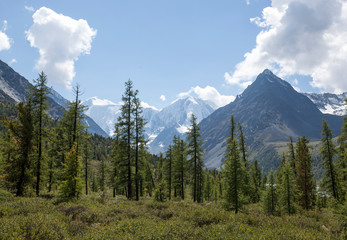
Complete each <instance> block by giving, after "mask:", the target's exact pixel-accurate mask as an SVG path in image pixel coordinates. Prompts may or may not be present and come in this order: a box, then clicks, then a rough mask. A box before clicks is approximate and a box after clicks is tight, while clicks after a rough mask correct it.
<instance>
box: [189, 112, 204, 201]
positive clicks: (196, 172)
mask: <svg viewBox="0 0 347 240" xmlns="http://www.w3.org/2000/svg"><path fill="white" fill-rule="evenodd" d="M199 131H200V128H199V126H198V123H197V118H196V117H195V115H194V114H192V118H191V127H190V128H189V131H188V137H187V141H188V146H187V153H188V155H189V157H190V159H189V161H190V163H191V165H192V168H193V169H192V170H193V171H192V173H193V174H192V178H193V201H194V202H198V203H200V202H202V183H203V165H204V162H203V159H202V155H203V149H202V147H201V145H202V140H201V139H200V138H201V135H200V132H199Z"/></svg>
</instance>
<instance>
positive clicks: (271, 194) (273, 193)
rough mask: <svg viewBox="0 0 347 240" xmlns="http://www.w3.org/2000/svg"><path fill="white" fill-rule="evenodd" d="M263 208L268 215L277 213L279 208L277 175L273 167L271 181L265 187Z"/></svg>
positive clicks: (270, 175)
mask: <svg viewBox="0 0 347 240" xmlns="http://www.w3.org/2000/svg"><path fill="white" fill-rule="evenodd" d="M263 209H264V212H265V213H266V214H268V215H275V214H276V213H277V210H278V193H277V189H276V182H275V176H274V172H273V170H272V169H271V171H270V173H269V181H268V183H267V184H266V187H265V193H264V199H263Z"/></svg>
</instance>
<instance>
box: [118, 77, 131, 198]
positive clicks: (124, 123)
mask: <svg viewBox="0 0 347 240" xmlns="http://www.w3.org/2000/svg"><path fill="white" fill-rule="evenodd" d="M133 97H134V90H133V83H132V81H131V80H130V79H129V80H128V81H127V82H126V83H125V92H124V94H123V95H122V101H123V105H122V107H121V116H119V118H118V122H117V123H116V128H118V130H119V135H120V141H121V142H123V143H124V144H125V152H126V159H125V160H126V168H127V198H128V199H132V191H133V190H132V187H133V186H132V170H131V169H132V166H133V161H132V140H133V138H134V131H133V130H134V119H133V117H132V116H133V112H134V105H133V104H134V102H133Z"/></svg>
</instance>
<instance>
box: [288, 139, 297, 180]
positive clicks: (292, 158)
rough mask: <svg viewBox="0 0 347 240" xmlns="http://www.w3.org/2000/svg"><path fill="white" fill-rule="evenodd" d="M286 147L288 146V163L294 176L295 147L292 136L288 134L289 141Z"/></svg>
mask: <svg viewBox="0 0 347 240" xmlns="http://www.w3.org/2000/svg"><path fill="white" fill-rule="evenodd" d="M288 148H289V152H288V155H289V161H290V165H291V167H292V169H293V172H294V174H295V176H296V166H295V148H294V143H293V137H292V136H290V137H289V143H288Z"/></svg>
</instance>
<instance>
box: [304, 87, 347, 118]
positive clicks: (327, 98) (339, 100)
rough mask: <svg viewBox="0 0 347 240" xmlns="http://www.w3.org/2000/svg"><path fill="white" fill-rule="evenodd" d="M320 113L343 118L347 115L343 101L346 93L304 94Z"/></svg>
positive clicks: (346, 97) (346, 95)
mask: <svg viewBox="0 0 347 240" xmlns="http://www.w3.org/2000/svg"><path fill="white" fill-rule="evenodd" d="M304 95H305V96H307V97H308V98H309V99H310V100H311V101H312V102H313V103H314V104H315V105H316V106H317V107H318V109H319V110H320V111H321V112H322V113H326V114H333V115H338V116H344V115H346V114H347V110H346V105H345V99H347V92H345V93H342V94H333V93H304Z"/></svg>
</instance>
